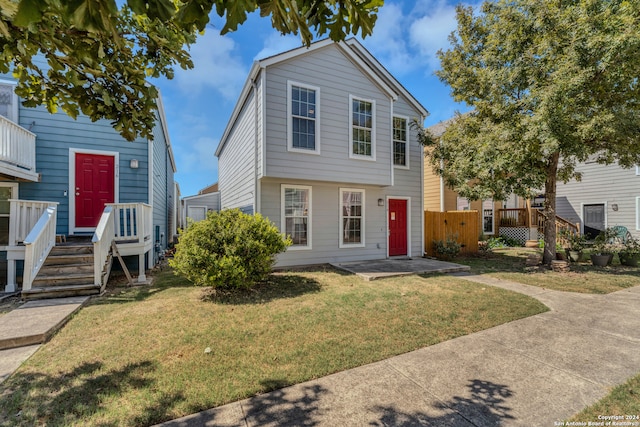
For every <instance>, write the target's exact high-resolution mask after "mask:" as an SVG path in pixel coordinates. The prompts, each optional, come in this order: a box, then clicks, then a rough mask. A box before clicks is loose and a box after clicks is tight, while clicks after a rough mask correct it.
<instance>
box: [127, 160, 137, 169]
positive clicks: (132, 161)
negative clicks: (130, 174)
mask: <svg viewBox="0 0 640 427" xmlns="http://www.w3.org/2000/svg"><path fill="white" fill-rule="evenodd" d="M129 167H130V168H131V169H138V159H131V161H130V162H129Z"/></svg>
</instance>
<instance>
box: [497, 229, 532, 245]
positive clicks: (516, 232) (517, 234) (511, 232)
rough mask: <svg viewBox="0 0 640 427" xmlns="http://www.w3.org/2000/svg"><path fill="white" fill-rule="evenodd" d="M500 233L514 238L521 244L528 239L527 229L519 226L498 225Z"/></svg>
mask: <svg viewBox="0 0 640 427" xmlns="http://www.w3.org/2000/svg"><path fill="white" fill-rule="evenodd" d="M500 235H501V236H504V237H509V238H511V239H515V240H517V241H519V242H520V243H522V244H523V245H524V244H525V242H526V241H527V240H529V229H528V228H520V227H500Z"/></svg>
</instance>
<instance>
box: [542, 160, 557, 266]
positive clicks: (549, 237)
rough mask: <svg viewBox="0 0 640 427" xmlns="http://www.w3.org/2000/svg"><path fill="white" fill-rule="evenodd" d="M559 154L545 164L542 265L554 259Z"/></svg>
mask: <svg viewBox="0 0 640 427" xmlns="http://www.w3.org/2000/svg"><path fill="white" fill-rule="evenodd" d="M559 159H560V153H558V152H555V153H553V154H552V155H551V157H549V162H548V163H547V179H546V180H545V183H544V192H545V194H544V196H545V200H544V212H543V215H544V254H543V255H542V263H543V264H547V265H551V261H553V260H554V259H556V180H557V173H558V161H559Z"/></svg>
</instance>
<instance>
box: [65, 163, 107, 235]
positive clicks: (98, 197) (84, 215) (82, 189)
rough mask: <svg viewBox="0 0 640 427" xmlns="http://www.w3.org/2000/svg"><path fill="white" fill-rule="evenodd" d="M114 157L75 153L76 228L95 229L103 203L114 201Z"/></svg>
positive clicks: (102, 209)
mask: <svg viewBox="0 0 640 427" xmlns="http://www.w3.org/2000/svg"><path fill="white" fill-rule="evenodd" d="M114 178H115V168H114V157H113V156H103V155H98V154H84V153H76V193H75V197H76V227H78V228H83V227H89V228H91V227H95V226H97V225H98V221H100V215H102V211H104V205H105V203H113V202H114V201H115V192H114V181H115V179H114Z"/></svg>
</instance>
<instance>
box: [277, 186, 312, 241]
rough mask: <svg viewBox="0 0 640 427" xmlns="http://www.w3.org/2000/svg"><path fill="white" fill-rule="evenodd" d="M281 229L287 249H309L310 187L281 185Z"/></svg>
mask: <svg viewBox="0 0 640 427" xmlns="http://www.w3.org/2000/svg"><path fill="white" fill-rule="evenodd" d="M281 209H282V229H281V231H282V232H283V233H284V234H285V235H286V236H288V237H290V238H291V240H292V242H293V243H292V245H291V246H290V247H289V249H311V187H309V186H306V185H282V206H281Z"/></svg>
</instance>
